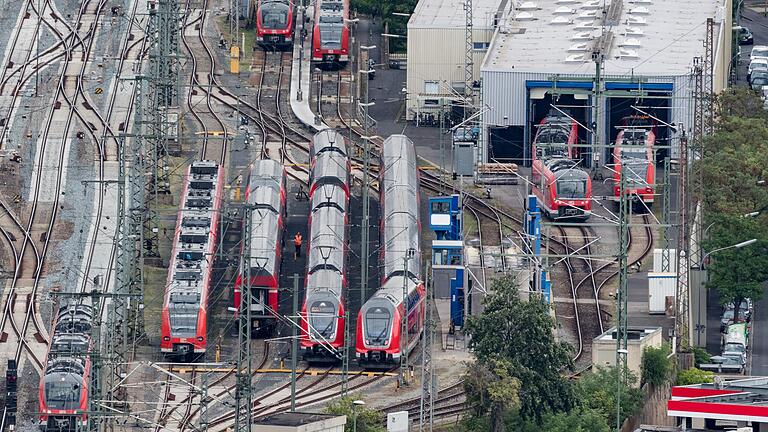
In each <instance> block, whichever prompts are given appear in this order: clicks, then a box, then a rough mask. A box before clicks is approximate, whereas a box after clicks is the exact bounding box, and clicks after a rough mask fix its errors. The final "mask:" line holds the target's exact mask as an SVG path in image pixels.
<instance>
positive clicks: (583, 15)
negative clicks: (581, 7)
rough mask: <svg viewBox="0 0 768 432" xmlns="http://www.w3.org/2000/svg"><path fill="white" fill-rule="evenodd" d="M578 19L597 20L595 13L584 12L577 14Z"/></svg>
mask: <svg viewBox="0 0 768 432" xmlns="http://www.w3.org/2000/svg"><path fill="white" fill-rule="evenodd" d="M578 18H579V19H590V20H593V19H595V18H597V11H584V12H582V13H580V14H579V16H578Z"/></svg>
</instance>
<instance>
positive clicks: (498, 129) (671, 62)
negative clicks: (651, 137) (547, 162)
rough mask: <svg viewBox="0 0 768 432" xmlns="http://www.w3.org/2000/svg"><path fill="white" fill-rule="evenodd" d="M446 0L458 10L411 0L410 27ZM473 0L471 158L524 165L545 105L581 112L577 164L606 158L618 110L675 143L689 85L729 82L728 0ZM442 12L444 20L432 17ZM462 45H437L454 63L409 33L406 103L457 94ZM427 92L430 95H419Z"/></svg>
mask: <svg viewBox="0 0 768 432" xmlns="http://www.w3.org/2000/svg"><path fill="white" fill-rule="evenodd" d="M446 3H450V4H452V5H453V8H454V15H456V16H459V17H461V16H464V10H463V2H461V1H458V0H453V1H452V0H421V1H420V2H419V7H417V8H416V10H415V12H414V14H413V15H412V16H411V18H410V20H411V21H410V23H413V24H414V29H413V32H412V31H411V26H410V24H409V35H408V36H409V39H410V38H412V37H413V38H418V37H419V36H420V32H419V31H418V30H417V29H416V24H420V25H422V26H423V23H424V21H425V17H424V16H423V15H425V14H432V15H436V16H440V15H439V14H440V13H443V12H439V11H440V10H442V9H445V8H446V7H447V6H445V4H446ZM480 3H481V4H482V5H483V9H482V11H480V13H479V14H476V15H479V16H478V17H476V18H474V20H475V22H479V23H481V25H480V29H475V32H474V34H475V35H476V37H480V39H479V40H477V42H478V43H477V44H475V45H473V47H474V48H475V49H476V52H474V57H473V58H474V59H480V60H477V61H479V64H475V65H473V66H474V67H475V68H474V69H475V71H476V72H475V73H476V74H478V75H475V79H476V80H478V78H479V80H478V81H479V83H478V84H479V85H478V89H477V90H476V93H475V97H474V105H475V108H476V109H477V110H480V111H482V117H481V118H482V120H481V125H482V130H483V134H482V137H481V141H482V142H481V145H480V146H479V147H480V152H481V153H482V154H481V155H480V159H481V160H485V161H490V160H491V159H494V160H498V161H505V162H515V163H519V164H522V165H528V164H529V163H530V149H531V143H532V141H533V137H534V135H535V132H536V125H537V124H539V123H540V122H541V120H542V119H543V118H544V117H545V116H547V115H549V114H551V113H555V114H563V113H565V114H567V115H568V116H570V117H572V118H573V119H574V120H575V121H577V122H578V123H579V131H580V132H579V142H580V143H583V144H584V145H585V147H584V148H583V149H582V151H581V152H580V157H581V159H582V160H583V161H584V164H585V165H586V166H589V165H590V164H591V163H592V162H593V161H596V162H598V163H600V161H607V160H608V159H609V157H610V149H609V148H608V145H609V144H610V143H612V142H613V141H614V140H615V138H616V135H617V134H618V130H619V129H618V126H620V125H621V123H622V119H624V118H626V117H628V116H638V115H640V116H652V117H654V118H655V119H656V120H654V122H655V124H656V125H657V143H658V145H660V146H663V145H667V146H670V147H674V146H676V145H677V143H678V140H679V138H680V137H681V136H682V134H683V133H686V134H688V135H690V134H691V132H692V131H693V126H694V125H693V114H694V109H695V104H694V99H695V95H696V94H697V92H703V93H706V92H708V91H709V89H711V91H713V92H715V93H717V92H719V91H720V90H722V89H723V88H725V86H726V85H727V83H728V77H729V73H730V69H731V66H732V64H731V63H732V53H731V51H732V50H731V40H732V29H731V25H732V24H731V21H732V20H731V9H732V1H731V0H675V1H659V0H609V1H603V0H532V1H525V0H507V1H495V2H490V1H481V2H480ZM430 4H436V5H442V6H441V8H437V7H432V8H429V7H427V5H430ZM442 21H446V22H447V20H439V19H433V20H432V22H433V23H439V22H442ZM451 26H452V28H453V30H452V31H453V33H454V34H455V36H453V37H456V38H458V37H459V34H458V30H461V28H459V29H458V30H457V29H456V27H457V26H458V27H460V24H459V23H458V21H456V20H455V19H454V21H453V22H451ZM487 27H491V28H492V34H491V36H490V37H486V36H485V35H486V34H488V33H490V30H485V31H486V33H483V29H485V28H487ZM446 32H447V30H446ZM446 34H448V33H446ZM708 37H709V38H710V40H709V42H710V43H709V44H708V47H709V51H708V52H705V43H704V42H705V39H707V38H708ZM486 40H487V44H486ZM465 46H466V45H465V44H462V43H456V44H454V46H453V48H446V51H445V52H450V58H451V59H452V62H453V63H451V64H445V65H443V66H440V65H438V64H435V62H433V61H431V60H429V59H430V58H431V57H430V54H428V51H429V50H430V49H431V50H435V46H434V45H432V47H431V48H430V47H428V46H426V45H424V44H421V43H419V42H418V41H411V40H409V44H408V48H409V52H408V59H409V64H408V68H409V75H408V92H409V113H410V115H412V116H413V115H415V114H414V113H419V112H425V110H428V109H429V108H430V106H434V105H435V104H444V103H445V102H444V99H446V98H447V99H449V103H450V100H453V101H456V100H458V99H460V98H459V97H458V96H459V95H457V94H455V93H462V92H455V93H454V96H453V99H451V95H449V94H447V93H450V90H451V88H446V87H453V88H455V89H456V90H461V89H460V88H458V86H457V84H456V81H457V80H461V76H462V75H461V74H462V73H463V70H464V69H463V66H462V65H460V64H456V63H457V62H459V61H460V60H461V59H463V58H464V57H463V56H458V55H459V54H460V53H464V52H466V49H465ZM411 50H413V52H412V51H411ZM436 51H440V50H436ZM453 51H457V52H453ZM478 51H482V54H478ZM441 52H442V51H441ZM446 55H447V54H446ZM422 62H426V63H430V67H431V69H428V68H426V66H424V65H422V64H421V63H422ZM412 67H413V68H414V71H413V72H412V71H411V68H412ZM441 67H442V69H441ZM443 69H444V70H443ZM710 71H711V72H710ZM417 78H418V79H417ZM697 80H698V81H697ZM436 83H437V84H436ZM441 83H442V84H441ZM446 83H448V84H447V86H446ZM441 85H442V86H441ZM420 86H421V87H420ZM430 92H434V93H439V94H440V95H439V96H440V98H438V97H431V98H430V97H428V96H429V94H430ZM427 102H428V103H427ZM664 152H672V153H673V152H674V150H673V149H668V150H663V151H662V152H661V154H662V155H663V154H664ZM671 156H673V157H674V156H676V155H675V154H672V155H671Z"/></svg>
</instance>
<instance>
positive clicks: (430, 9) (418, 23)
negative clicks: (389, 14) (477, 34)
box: [408, 0, 508, 30]
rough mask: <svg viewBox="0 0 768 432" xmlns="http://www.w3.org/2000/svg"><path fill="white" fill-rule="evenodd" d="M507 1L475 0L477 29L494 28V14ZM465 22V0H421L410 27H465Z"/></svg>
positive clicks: (473, 7)
mask: <svg viewBox="0 0 768 432" xmlns="http://www.w3.org/2000/svg"><path fill="white" fill-rule="evenodd" d="M507 3H508V0H473V1H472V23H473V24H472V25H473V26H474V27H475V29H476V30H480V29H490V28H493V19H494V16H495V15H496V13H497V11H499V9H500V8H503V7H504V5H506V4H507ZM500 15H501V14H499V16H500ZM465 23H466V17H465V14H464V1H463V0H420V1H419V3H418V4H417V5H416V9H415V10H414V11H413V13H412V14H411V18H410V20H409V21H408V28H409V29H411V28H456V27H460V28H464V25H465Z"/></svg>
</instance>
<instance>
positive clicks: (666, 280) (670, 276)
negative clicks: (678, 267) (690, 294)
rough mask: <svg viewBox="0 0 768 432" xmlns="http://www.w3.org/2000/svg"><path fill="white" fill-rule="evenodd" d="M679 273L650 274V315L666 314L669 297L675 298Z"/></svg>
mask: <svg viewBox="0 0 768 432" xmlns="http://www.w3.org/2000/svg"><path fill="white" fill-rule="evenodd" d="M676 287H677V273H672V272H669V273H661V272H659V273H651V272H649V273H648V313H651V314H663V313H665V312H666V304H667V303H666V299H667V297H672V298H674V297H675V288H676Z"/></svg>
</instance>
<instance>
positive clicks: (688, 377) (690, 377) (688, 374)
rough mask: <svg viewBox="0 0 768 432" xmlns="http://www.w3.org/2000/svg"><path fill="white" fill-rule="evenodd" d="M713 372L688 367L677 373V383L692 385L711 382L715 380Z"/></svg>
mask: <svg viewBox="0 0 768 432" xmlns="http://www.w3.org/2000/svg"><path fill="white" fill-rule="evenodd" d="M714 376H715V374H714V373H713V372H708V371H703V370H701V369H697V368H691V369H686V370H684V371H680V372H678V374H677V385H691V384H703V383H711V382H712V381H713V380H714Z"/></svg>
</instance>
